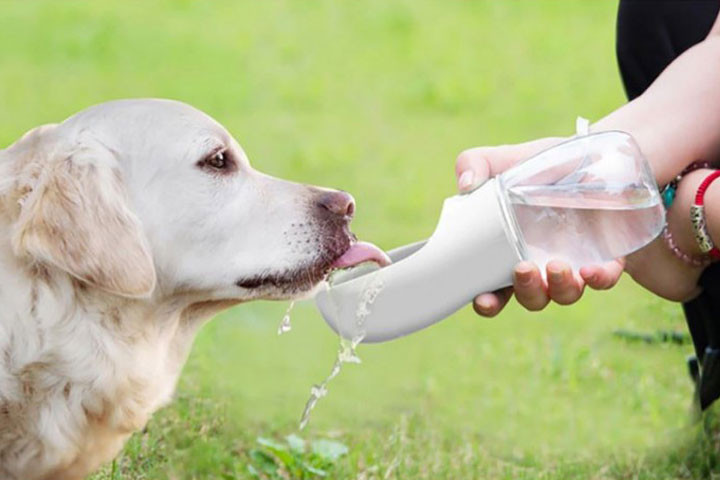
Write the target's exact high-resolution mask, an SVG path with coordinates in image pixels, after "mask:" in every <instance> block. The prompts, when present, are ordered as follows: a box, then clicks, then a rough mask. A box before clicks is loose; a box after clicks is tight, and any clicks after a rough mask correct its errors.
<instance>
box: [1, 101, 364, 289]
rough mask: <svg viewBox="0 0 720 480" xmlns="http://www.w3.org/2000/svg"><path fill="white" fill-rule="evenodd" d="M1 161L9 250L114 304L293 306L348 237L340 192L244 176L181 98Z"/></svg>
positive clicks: (229, 142)
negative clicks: (182, 298)
mask: <svg viewBox="0 0 720 480" xmlns="http://www.w3.org/2000/svg"><path fill="white" fill-rule="evenodd" d="M2 156H3V160H2V161H3V163H4V164H5V165H6V167H5V168H12V170H13V172H12V174H13V176H14V178H15V179H16V181H15V184H14V186H13V191H14V192H15V198H14V199H13V201H14V202H16V203H17V206H16V207H15V208H16V209H17V212H16V215H15V218H16V221H15V224H14V229H13V235H12V241H13V247H14V249H15V253H16V254H17V255H21V256H25V257H29V258H31V259H33V260H34V261H36V262H40V263H42V264H45V265H48V266H51V267H52V268H58V269H61V270H63V271H65V272H67V273H69V274H71V275H73V276H74V277H76V278H78V279H80V280H81V281H83V282H85V283H87V284H89V285H92V286H94V287H97V288H100V289H102V290H105V291H107V292H111V293H114V294H117V295H123V296H129V297H147V296H150V295H152V294H153V292H155V293H156V294H157V295H166V294H174V293H177V292H192V293H202V294H203V295H204V296H205V297H206V298H207V299H208V300H222V299H238V300H245V299H251V298H290V297H296V296H299V295H302V294H306V293H308V292H310V291H311V290H312V289H313V287H314V286H315V285H316V284H317V283H318V282H319V281H320V280H321V279H322V278H324V276H325V275H326V274H327V272H328V271H329V270H330V269H331V267H332V265H333V263H334V262H337V261H338V259H339V258H340V257H341V256H342V255H343V254H344V253H346V252H347V251H348V250H349V249H350V248H351V245H352V244H353V242H354V237H353V235H352V234H351V233H350V230H349V226H348V225H349V222H350V219H351V218H352V216H353V212H354V209H355V206H354V201H353V199H352V197H351V196H350V195H349V194H347V193H345V192H340V191H336V190H329V189H323V188H318V187H312V186H307V185H301V184H296V183H292V182H288V181H284V180H280V179H277V178H273V177H270V176H267V175H264V174H262V173H259V172H257V171H255V170H253V169H252V168H251V167H250V164H249V163H248V159H247V157H246V155H245V153H244V152H243V150H242V148H241V147H240V145H239V144H238V143H237V142H236V141H235V140H234V139H233V137H232V136H231V135H230V134H229V133H228V132H227V131H226V130H225V129H224V128H223V127H222V126H221V125H220V124H218V123H217V122H216V121H214V120H213V119H211V118H210V117H208V116H207V115H205V114H204V113H202V112H200V111H198V110H196V109H194V108H192V107H190V106H187V105H185V104H182V103H179V102H173V101H167V100H123V101H115V102H109V103H105V104H101V105H98V106H95V107H92V108H89V109H87V110H85V111H83V112H80V113H79V114H77V115H75V116H73V117H71V118H70V119H68V120H66V121H65V122H63V123H61V124H58V125H52V126H47V127H41V128H39V129H36V130H34V131H31V132H30V133H28V134H27V135H25V136H24V137H23V138H22V139H20V140H19V141H18V142H16V143H15V144H13V145H12V146H11V147H9V148H8V149H7V150H5V151H3V152H2ZM7 165H11V166H12V167H7ZM372 256H373V253H372V252H370V253H367V255H366V257H368V258H370V257H372ZM346 257H347V255H346ZM363 259H364V258H355V260H356V261H361V260H363Z"/></svg>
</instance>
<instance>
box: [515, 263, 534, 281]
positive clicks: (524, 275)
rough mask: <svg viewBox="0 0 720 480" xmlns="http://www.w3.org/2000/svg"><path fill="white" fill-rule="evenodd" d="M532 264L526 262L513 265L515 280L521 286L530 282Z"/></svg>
mask: <svg viewBox="0 0 720 480" xmlns="http://www.w3.org/2000/svg"><path fill="white" fill-rule="evenodd" d="M532 271H533V269H532V266H531V265H528V264H526V263H524V262H523V263H519V264H518V265H517V266H516V267H515V280H516V281H517V283H519V284H520V285H522V286H528V285H530V283H531V282H532Z"/></svg>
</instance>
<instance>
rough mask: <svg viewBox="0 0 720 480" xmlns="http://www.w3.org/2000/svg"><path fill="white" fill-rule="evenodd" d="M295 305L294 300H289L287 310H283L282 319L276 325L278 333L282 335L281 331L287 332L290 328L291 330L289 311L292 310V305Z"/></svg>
mask: <svg viewBox="0 0 720 480" xmlns="http://www.w3.org/2000/svg"><path fill="white" fill-rule="evenodd" d="M294 306H295V302H290V305H288V308H287V310H285V315H284V316H283V319H282V321H281V322H280V326H278V331H277V332H278V335H282V334H283V333H287V332H289V331H290V330H292V324H291V323H290V312H291V311H292V309H293V307H294Z"/></svg>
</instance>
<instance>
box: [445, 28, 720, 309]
mask: <svg viewBox="0 0 720 480" xmlns="http://www.w3.org/2000/svg"><path fill="white" fill-rule="evenodd" d="M603 130H624V131H627V132H629V133H631V134H632V135H633V136H634V137H635V139H636V141H637V142H638V144H639V145H640V148H641V149H642V151H643V152H644V154H645V156H646V157H647V158H648V161H649V162H650V165H651V166H652V169H653V172H654V174H655V176H656V179H657V181H658V183H659V184H665V183H667V182H668V181H669V180H671V179H672V178H673V177H674V176H675V175H677V173H679V172H680V171H681V170H682V169H683V168H684V167H685V166H687V165H688V164H690V163H692V162H693V161H695V160H698V159H702V160H708V161H715V160H717V159H718V156H719V154H720V25H719V24H718V21H716V23H715V26H714V27H713V30H712V32H711V34H710V35H708V37H707V39H706V40H704V41H703V42H701V43H699V44H697V45H696V46H694V47H692V48H690V49H689V50H687V51H686V52H685V53H684V54H682V55H681V56H680V57H678V58H677V59H676V60H675V61H674V62H673V63H672V64H670V65H669V66H668V68H666V69H665V71H664V72H663V73H662V74H661V75H660V76H659V77H658V78H657V80H656V81H655V82H654V83H653V84H652V86H651V87H650V88H648V89H647V91H646V92H645V93H643V94H642V95H641V96H640V97H638V98H636V99H635V100H633V101H632V102H630V103H628V104H626V105H624V106H623V107H621V108H619V109H617V110H615V111H614V112H612V113H610V114H609V115H607V116H606V117H604V118H603V119H601V120H600V121H598V122H597V123H596V124H594V125H593V126H592V131H603ZM561 140H562V139H558V138H554V139H542V140H536V141H533V142H528V143H524V144H520V145H505V146H500V147H481V148H475V149H470V150H466V151H465V152H463V153H461V154H460V156H459V157H458V160H457V162H456V174H457V176H458V187H459V188H460V189H461V190H467V189H469V188H472V187H473V186H474V185H477V184H479V183H481V182H482V181H484V180H485V179H486V178H487V177H488V176H490V175H495V174H497V173H500V172H502V171H503V170H505V169H507V168H509V167H510V166H512V165H513V164H514V163H516V162H517V161H520V160H522V159H524V158H527V157H528V156H530V155H532V154H534V153H537V152H538V151H540V150H542V149H544V148H547V147H548V146H550V145H552V144H553V143H557V142H559V141H561ZM467 171H470V172H471V173H470V174H466V173H465V172H467ZM469 178H470V179H472V181H471V182H470V183H468V182H467V180H468V179H469ZM463 179H464V181H461V180H463ZM661 246H663V245H661ZM663 247H664V246H663ZM649 248H650V247H649ZM652 250H653V251H658V250H657V247H652ZM648 251H650V250H648ZM623 267H624V264H623V261H622V260H620V261H618V262H611V263H609V264H606V265H603V266H590V267H585V268H584V269H581V271H580V272H572V271H570V268H569V266H567V265H566V264H563V263H561V262H551V263H550V264H549V265H548V270H549V271H548V275H547V276H548V278H549V279H550V282H549V283H546V282H544V281H543V279H542V276H541V274H540V271H539V270H538V269H537V267H535V266H534V265H532V264H528V263H526V262H523V263H521V264H519V265H518V267H517V268H516V269H515V276H514V279H515V282H514V291H515V294H516V295H517V297H518V301H519V302H520V303H521V304H522V305H523V306H525V307H526V308H528V309H529V310H539V309H541V308H543V307H544V306H545V305H547V303H548V302H549V301H550V300H554V301H556V302H558V303H562V304H568V303H573V302H574V301H576V300H578V299H579V298H580V296H581V295H582V291H583V289H584V287H585V285H586V284H587V285H589V286H591V287H592V288H609V287H611V286H613V285H614V284H615V283H616V282H617V280H618V279H619V277H620V274H621V273H622V268H623ZM629 270H631V269H629ZM633 276H634V277H635V278H641V276H639V274H638V273H636V274H635V275H633ZM553 278H555V279H556V280H553ZM647 280H650V279H647ZM641 283H643V282H642V280H641ZM646 283H647V282H646ZM651 289H652V288H651ZM656 293H658V294H660V295H662V292H658V291H656ZM510 296H511V293H510V290H504V291H502V292H496V293H486V294H482V295H479V296H478V297H477V298H476V299H475V301H474V307H475V310H476V311H477V312H478V313H479V314H481V315H485V316H493V315H495V314H497V313H498V312H499V311H500V310H501V309H502V308H503V306H504V305H505V303H507V301H508V300H509V298H510Z"/></svg>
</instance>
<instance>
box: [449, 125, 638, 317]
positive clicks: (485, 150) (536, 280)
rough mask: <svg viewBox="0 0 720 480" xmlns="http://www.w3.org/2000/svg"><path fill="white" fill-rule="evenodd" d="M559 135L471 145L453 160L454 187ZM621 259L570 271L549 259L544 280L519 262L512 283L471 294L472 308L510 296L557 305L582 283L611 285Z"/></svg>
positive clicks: (573, 297) (482, 177) (491, 308)
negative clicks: (455, 181)
mask: <svg viewBox="0 0 720 480" xmlns="http://www.w3.org/2000/svg"><path fill="white" fill-rule="evenodd" d="M563 140H564V139H563V138H556V137H551V138H542V139H539V140H534V141H532V142H527V143H522V144H517V145H502V146H497V147H478V148H471V149H469V150H465V151H464V152H462V153H461V154H460V155H459V156H458V158H457V161H456V164H455V174H456V176H457V181H458V189H459V190H460V191H461V192H464V191H469V190H472V189H473V188H475V187H477V186H479V185H481V184H482V183H483V182H485V181H486V180H487V179H488V178H490V177H493V176H495V175H498V174H500V173H502V172H503V171H505V170H507V169H508V168H510V167H512V166H513V165H515V164H516V163H518V162H519V161H521V160H524V159H526V158H528V157H530V156H532V155H534V154H536V153H538V152H540V151H542V150H545V149H546V148H550V147H552V146H554V145H556V144H558V143H560V142H561V141H563ZM624 266H625V263H624V260H623V259H619V260H615V261H612V262H608V263H605V264H603V265H593V266H587V267H583V268H581V269H580V271H579V272H573V271H572V269H571V268H570V266H569V265H568V264H567V263H565V262H562V261H550V262H548V264H547V266H546V272H545V273H546V275H545V278H547V281H546V280H545V279H544V278H543V275H542V274H541V272H540V269H539V268H538V267H537V266H536V265H535V264H533V263H531V262H520V263H519V264H518V265H516V266H515V269H514V271H513V286H512V287H509V288H505V289H502V290H498V291H496V292H492V293H481V294H480V295H478V296H477V297H475V299H474V301H473V308H474V309H475V311H476V312H477V313H478V314H479V315H482V316H486V317H492V316H495V315H497V314H498V313H499V312H500V311H501V310H502V309H503V307H504V306H505V305H506V304H507V302H508V301H509V300H510V298H511V297H512V295H513V293H514V294H515V296H516V297H517V300H518V303H520V304H521V305H522V306H524V307H525V308H526V309H528V310H530V311H537V310H542V309H543V308H545V306H547V305H548V303H550V301H554V302H556V303H558V304H561V305H569V304H571V303H574V302H576V301H577V300H578V299H579V298H580V297H581V296H582V293H583V290H584V289H585V286H586V285H588V286H589V287H591V288H594V289H598V290H603V289H607V288H610V287H612V286H614V285H615V284H616V283H617V281H618V280H619V279H620V275H621V274H622V271H623V268H624Z"/></svg>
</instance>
